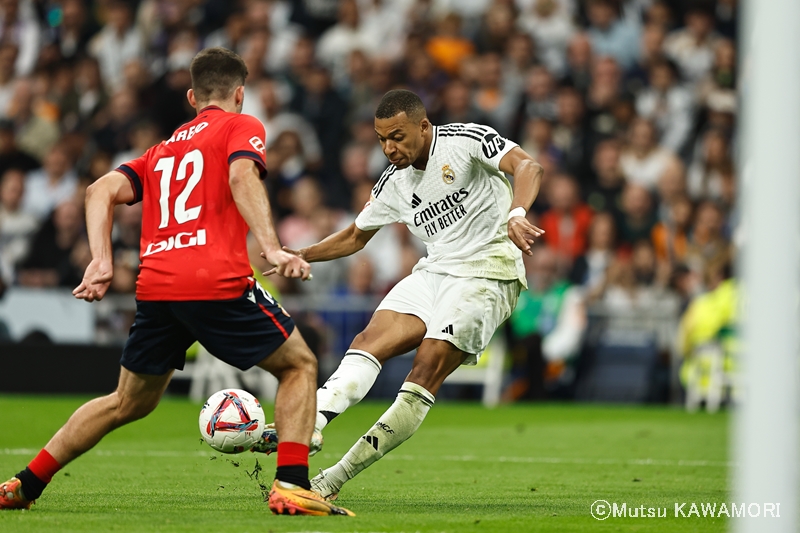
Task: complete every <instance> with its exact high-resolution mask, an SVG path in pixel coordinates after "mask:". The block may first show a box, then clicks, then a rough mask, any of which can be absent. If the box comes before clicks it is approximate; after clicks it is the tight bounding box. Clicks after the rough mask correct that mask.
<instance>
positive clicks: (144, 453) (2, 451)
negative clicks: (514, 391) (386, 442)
mask: <svg viewBox="0 0 800 533" xmlns="http://www.w3.org/2000/svg"><path fill="white" fill-rule="evenodd" d="M38 451H39V450H38V449H35V448H0V455H34V454H36V453H37V452H38ZM89 453H90V454H94V455H99V456H103V457H118V456H131V457H210V456H213V455H214V452H212V451H200V450H198V451H194V452H189V451H171V450H93V451H91V452H89ZM320 456H321V457H324V458H326V459H338V458H339V456H338V455H335V454H332V453H324V454H321V455H320ZM489 457H490V456H477V455H445V456H441V457H429V456H425V457H419V456H416V455H404V454H389V455H387V456H385V457H384V459H389V460H394V461H423V460H427V461H447V462H460V463H463V462H466V463H473V462H484V461H486V459H487V458H489ZM491 459H493V460H495V461H498V462H501V463H533V464H564V465H633V466H708V467H725V468H727V467H729V466H732V465H733V464H734V463H733V462H731V461H705V460H694V459H584V458H580V457H574V458H569V457H505V456H500V457H491Z"/></svg>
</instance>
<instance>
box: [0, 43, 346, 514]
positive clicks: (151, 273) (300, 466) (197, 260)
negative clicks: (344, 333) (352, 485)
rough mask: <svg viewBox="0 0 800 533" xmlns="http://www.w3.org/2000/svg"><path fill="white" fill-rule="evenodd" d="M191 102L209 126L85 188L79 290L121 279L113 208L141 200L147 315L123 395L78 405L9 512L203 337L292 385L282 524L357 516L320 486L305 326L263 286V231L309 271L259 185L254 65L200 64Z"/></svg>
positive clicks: (132, 415) (287, 393)
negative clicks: (284, 241)
mask: <svg viewBox="0 0 800 533" xmlns="http://www.w3.org/2000/svg"><path fill="white" fill-rule="evenodd" d="M190 71H191V74H192V89H190V90H189V91H188V94H187V97H188V99H189V103H190V104H191V105H192V107H194V108H195V109H197V117H196V118H195V119H194V120H192V121H191V122H189V123H187V124H184V125H183V126H181V127H180V128H178V129H177V130H176V131H175V133H173V134H172V136H171V137H170V138H169V140H166V141H163V142H162V143H160V144H158V145H156V146H153V147H152V148H150V149H149V150H148V151H147V152H145V154H144V155H143V156H141V157H140V158H138V159H135V160H133V161H131V162H129V163H126V164H124V165H121V166H120V167H119V168H117V169H116V170H114V171H112V172H109V173H108V174H106V175H105V176H103V177H102V178H101V179H99V180H98V181H97V182H96V183H94V184H93V185H91V186H90V187H89V188H88V189H87V191H86V227H87V231H88V234H89V245H90V247H91V251H92V262H91V263H90V264H89V266H88V267H87V268H86V273H85V274H84V277H83V281H82V283H81V284H80V285H79V286H78V287H77V288H76V289H75V290H74V291H73V294H74V295H75V296H76V297H77V298H81V299H84V300H86V301H89V302H92V301H94V300H100V299H102V298H103V296H104V295H105V293H106V290H107V289H108V286H109V284H110V282H111V277H112V275H113V265H112V262H111V257H112V254H111V227H112V223H113V212H114V206H115V205H117V204H122V203H127V204H133V203H136V202H140V201H141V202H142V203H143V206H142V207H143V208H142V237H141V243H140V263H141V265H140V274H139V278H138V280H137V284H136V299H137V309H136V318H135V320H134V324H133V326H132V327H131V331H130V336H129V337H128V342H127V343H126V344H125V348H124V349H123V352H122V359H121V366H122V368H121V371H120V379H119V385H118V386H117V390H116V391H114V392H113V393H112V394H110V395H108V396H104V397H101V398H97V399H94V400H92V401H90V402H88V403H86V404H84V405H83V406H82V407H80V408H79V409H78V410H77V411H75V413H74V414H73V415H72V417H70V419H69V420H68V421H67V423H66V424H65V425H64V426H63V427H62V428H61V429H60V430H59V431H58V432H57V433H56V434H55V436H54V437H53V438H52V439H51V440H50V442H48V443H47V445H46V446H45V447H44V448H43V449H42V451H41V452H39V454H38V455H37V456H36V457H35V458H34V459H33V461H31V463H30V464H29V465H28V467H27V468H26V469H25V470H23V471H22V472H20V473H19V474H17V475H16V476H15V477H13V478H12V479H10V480H9V481H6V482H5V483H2V484H0V509H20V508H26V509H27V508H30V505H31V503H32V502H33V500H35V499H36V498H38V497H39V495H40V494H41V493H42V491H43V490H44V488H45V486H46V485H47V483H49V482H50V480H51V479H52V477H53V475H54V474H55V473H56V472H57V471H58V470H60V469H61V468H62V467H64V466H65V465H66V464H67V463H69V462H70V461H72V460H73V459H76V458H77V457H79V456H80V455H81V454H83V453H85V452H86V451H88V450H89V449H91V448H92V447H93V446H94V445H95V444H97V443H98V442H99V441H100V439H102V438H103V437H104V436H105V435H106V434H107V433H109V432H111V431H112V430H114V429H116V428H118V427H120V426H122V425H124V424H127V423H129V422H132V421H134V420H137V419H139V418H143V417H144V416H146V415H148V414H149V413H150V412H151V411H152V410H153V409H155V407H156V405H158V402H159V400H160V399H161V396H162V394H163V393H164V390H165V389H166V387H167V384H168V383H169V380H170V377H171V376H172V373H173V371H174V370H175V369H176V368H177V369H180V368H183V365H184V360H185V355H186V349H187V348H188V347H189V346H190V345H191V344H192V343H194V342H195V341H196V340H197V341H200V342H201V343H202V344H203V345H204V346H205V347H206V348H207V349H208V350H209V351H210V352H211V353H213V354H214V355H215V356H217V357H219V358H220V359H222V360H223V361H225V362H227V363H229V364H231V365H233V366H236V367H238V368H240V369H243V370H244V369H248V368H251V367H252V366H259V367H261V368H263V369H265V370H268V371H269V372H271V373H272V374H274V375H275V376H276V377H277V378H278V380H279V381H280V386H279V388H278V395H277V398H276V400H275V424H276V426H277V428H278V430H279V431H280V435H281V442H280V444H279V448H278V461H277V464H278V468H277V473H276V476H275V482H274V484H273V486H272V490H271V492H270V496H269V507H270V509H271V510H272V511H273V512H274V513H276V514H312V515H352V513H351V512H350V511H347V510H346V509H343V508H340V507H335V506H333V505H331V504H329V503H328V502H326V501H325V500H323V499H322V498H320V497H319V495H317V494H316V493H314V492H313V491H311V490H310V484H309V480H308V452H309V448H308V443H309V441H310V440H311V434H312V431H313V426H314V413H315V405H316V402H315V389H316V377H317V365H316V358H315V357H314V355H313V354H312V353H311V351H310V350H309V349H308V346H306V344H305V342H304V341H303V339H302V337H301V336H300V333H299V332H298V331H297V330H296V329H295V327H294V322H293V321H292V319H291V318H290V317H289V315H288V314H286V313H285V312H284V311H283V309H282V308H281V307H280V305H279V304H278V303H277V302H276V301H275V299H274V298H273V297H272V296H271V295H270V294H269V293H268V292H267V291H265V290H264V289H263V288H262V287H261V286H259V285H258V283H257V282H256V281H255V280H254V279H253V277H252V269H251V267H250V263H249V261H248V256H247V245H246V239H247V234H248V231H251V232H252V233H253V235H254V236H255V238H256V240H257V241H258V244H259V246H260V247H261V249H262V250H263V254H264V256H265V257H266V258H267V260H268V261H269V262H270V263H271V264H272V265H274V266H275V268H276V269H277V272H278V273H280V274H282V275H284V276H287V277H292V278H302V279H308V278H309V277H310V275H311V267H310V266H309V264H308V263H307V262H306V261H304V260H303V259H301V258H299V257H297V256H294V255H292V254H288V253H286V252H284V251H282V250H281V246H280V243H279V242H278V238H277V236H276V234H275V229H274V227H273V226H272V222H271V214H270V206H269V200H268V199H267V195H266V191H265V189H264V186H263V184H262V183H261V178H262V177H263V176H264V175H265V174H266V160H265V147H264V126H263V125H262V124H261V123H260V122H259V121H258V120H256V119H255V118H253V117H250V116H247V115H242V114H240V113H241V111H242V103H243V101H244V82H245V78H246V77H247V67H246V66H245V64H244V62H243V61H242V59H241V58H240V57H239V56H238V55H236V54H235V53H233V52H230V51H228V50H225V49H223V48H210V49H207V50H204V51H202V52H200V53H199V54H198V55H197V56H196V57H195V58H194V60H193V61H192V65H191V68H190Z"/></svg>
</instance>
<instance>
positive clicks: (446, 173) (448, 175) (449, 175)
mask: <svg viewBox="0 0 800 533" xmlns="http://www.w3.org/2000/svg"><path fill="white" fill-rule="evenodd" d="M442 180H443V181H444V182H445V183H446V184H448V185H450V184H451V183H453V182H454V181H456V173H455V172H453V169H452V168H450V165H445V166H443V167H442Z"/></svg>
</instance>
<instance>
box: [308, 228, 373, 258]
mask: <svg viewBox="0 0 800 533" xmlns="http://www.w3.org/2000/svg"><path fill="white" fill-rule="evenodd" d="M377 232H378V230H376V229H374V230H370V231H363V230H360V229H358V226H356V223H355V222H353V223H352V224H350V225H349V226H347V227H346V228H345V229H343V230H341V231H337V232H336V233H334V234H333V235H329V236H328V237H325V238H324V239H323V240H321V241H320V242H318V243H317V244H312V245H311V246H307V247H305V248H303V249H302V250H299V251H298V253H299V254H300V256H301V257H303V258H304V259H305V260H306V261H308V262H309V263H314V262H318V261H330V260H331V259H338V258H340V257H346V256H348V255H353V254H354V253H356V252H358V251H359V250H361V249H362V248H364V246H366V245H367V243H368V242H369V240H370V239H371V238H372V236H373V235H375V234H376V233H377Z"/></svg>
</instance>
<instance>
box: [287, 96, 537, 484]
mask: <svg viewBox="0 0 800 533" xmlns="http://www.w3.org/2000/svg"><path fill="white" fill-rule="evenodd" d="M375 131H376V132H377V134H378V139H379V141H380V143H381V146H382V148H383V152H384V154H385V155H386V157H387V158H388V159H389V162H390V163H391V166H389V168H388V169H386V171H385V172H384V173H383V175H382V176H381V178H380V180H379V181H378V182H377V184H376V185H375V187H374V188H373V190H372V196H371V198H370V201H369V202H368V203H367V204H366V205H365V206H364V209H363V210H362V212H361V213H360V214H359V215H358V218H356V221H355V223H353V224H352V225H351V226H350V227H348V228H346V229H344V230H342V231H340V232H338V233H335V234H333V235H331V236H329V237H328V238H326V239H324V240H323V241H321V242H320V243H318V244H315V245H312V246H309V247H307V248H303V249H302V250H299V251H296V252H294V253H297V254H298V255H300V256H301V257H302V258H303V259H305V260H306V261H309V262H316V261H329V260H331V259H336V258H339V257H344V256H347V255H350V254H353V253H355V252H357V251H358V250H361V249H362V248H363V247H364V245H365V244H366V243H367V242H368V241H369V240H370V239H371V238H372V236H373V235H375V233H376V232H377V231H378V230H379V229H380V228H381V227H382V226H384V225H386V224H391V223H394V222H402V223H404V224H406V225H407V226H408V228H409V229H410V230H411V232H412V233H413V234H414V235H416V236H417V237H419V238H420V239H422V240H423V241H424V242H425V244H426V245H427V249H428V256H427V257H425V258H423V259H421V260H420V261H419V263H418V264H417V265H416V266H415V267H414V271H413V273H412V274H411V275H410V276H408V277H407V278H405V279H403V280H402V281H400V282H399V283H398V284H397V285H396V286H395V287H394V288H393V289H392V290H391V291H390V292H389V294H387V295H386V297H385V298H384V300H383V301H382V302H381V304H380V305H379V306H378V309H377V310H376V311H375V314H374V315H373V316H372V319H371V320H370V323H369V325H367V327H366V329H365V330H364V331H362V332H361V333H359V334H358V335H357V336H356V337H355V339H354V340H353V343H352V344H351V346H350V349H349V350H348V351H347V353H346V354H345V357H344V359H342V362H341V364H340V365H339V368H338V369H337V370H336V372H335V373H334V374H333V375H332V376H331V377H330V378H329V379H328V381H327V382H326V383H325V385H324V386H323V387H321V388H320V389H319V390H318V391H317V411H318V413H317V422H316V428H315V429H316V430H317V431H321V430H322V429H323V428H324V427H325V425H327V424H328V422H330V421H331V420H332V419H333V418H334V417H335V416H337V415H338V414H340V413H342V412H343V411H344V410H345V409H347V408H348V407H350V406H351V405H354V404H356V403H358V402H359V401H361V399H362V398H363V397H364V396H365V395H366V394H367V392H368V391H369V389H370V388H371V387H372V385H373V383H374V382H375V378H376V377H377V376H378V373H379V372H380V370H381V365H382V364H383V363H384V362H385V361H386V360H388V359H390V358H392V357H395V356H398V355H401V354H404V353H407V352H409V351H411V350H413V349H414V348H417V354H416V356H415V358H414V363H413V367H412V369H411V373H410V374H409V375H408V377H407V378H406V381H405V383H403V385H402V387H401V388H400V392H399V394H398V395H397V399H396V400H395V402H394V403H393V404H392V406H391V407H390V408H389V409H388V410H387V411H386V412H385V413H384V414H383V416H381V417H380V419H379V420H378V422H377V423H375V425H374V426H372V427H371V428H370V429H369V431H367V433H366V434H365V435H363V436H362V437H361V438H359V440H358V442H356V444H355V445H353V447H352V448H351V449H350V451H348V452H347V453H346V454H345V456H344V457H343V458H342V459H341V460H340V461H339V462H338V463H337V464H335V465H334V466H332V467H330V468H328V469H326V470H324V471H322V472H320V474H319V475H318V476H316V477H315V478H314V479H312V481H311V484H312V488H313V489H314V490H316V491H317V492H319V493H320V494H321V495H322V496H324V497H326V498H328V499H333V498H335V497H336V495H337V494H338V493H339V490H340V489H341V487H342V485H343V484H344V483H345V482H346V481H348V480H349V479H352V478H353V477H354V476H355V475H356V474H358V473H359V472H360V471H362V470H363V469H364V468H366V467H367V466H369V465H370V464H372V463H374V462H375V461H377V460H378V459H380V458H381V457H382V456H383V455H385V454H386V453H387V452H389V451H390V450H392V449H394V448H395V447H397V446H398V445H399V444H401V443H402V442H403V441H405V440H407V439H408V438H409V437H411V435H412V434H413V433H414V432H415V431H416V430H417V428H419V426H420V424H421V423H422V420H423V419H424V418H425V415H426V414H427V413H428V410H429V409H430V407H431V406H432V405H433V403H434V396H435V395H436V393H437V392H438V390H439V387H440V386H441V385H442V382H443V381H444V380H445V378H446V377H447V376H448V375H449V374H450V373H451V372H453V371H454V370H455V369H456V368H458V367H459V365H462V364H471V365H474V364H475V363H476V362H477V358H478V357H479V356H480V354H481V353H482V352H483V351H484V349H485V348H486V345H487V344H488V343H489V341H490V339H491V338H492V335H493V334H494V332H495V330H496V329H497V327H498V326H500V324H502V323H503V322H504V321H505V320H506V319H507V318H508V317H509V315H511V312H512V311H513V310H514V307H515V306H516V304H517V298H518V296H519V293H520V290H521V289H522V288H524V287H525V286H526V281H525V267H524V266H523V264H522V253H523V252H524V253H527V254H530V253H531V250H530V245H531V244H532V243H533V238H534V237H538V236H539V235H541V234H542V230H540V229H539V228H537V227H535V226H533V225H532V224H531V223H530V222H528V220H527V219H526V218H525V214H526V211H527V210H528V209H529V208H530V206H531V204H532V203H533V201H534V199H535V198H536V195H537V194H538V191H539V185H540V182H541V179H542V173H543V170H542V167H541V166H540V165H539V164H538V163H536V162H535V161H534V160H533V158H532V157H531V156H529V155H528V154H526V153H525V152H524V151H523V150H522V149H521V148H519V146H517V144H516V143H514V142H512V141H509V140H508V139H504V138H503V137H500V136H499V135H498V134H497V132H496V131H494V130H493V129H492V128H489V127H487V126H482V125H479V124H449V125H446V126H434V125H432V124H431V123H430V121H429V120H428V118H427V117H426V113H425V108H424V106H423V104H422V101H421V100H420V99H419V97H418V96H417V95H416V94H414V93H412V92H410V91H405V90H393V91H389V92H388V93H386V95H384V97H383V99H382V100H381V102H380V104H379V106H378V109H377V111H376V113H375ZM504 173H508V174H511V175H513V176H514V187H513V192H512V187H511V185H510V184H509V182H508V180H507V179H506V178H505V176H504Z"/></svg>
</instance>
